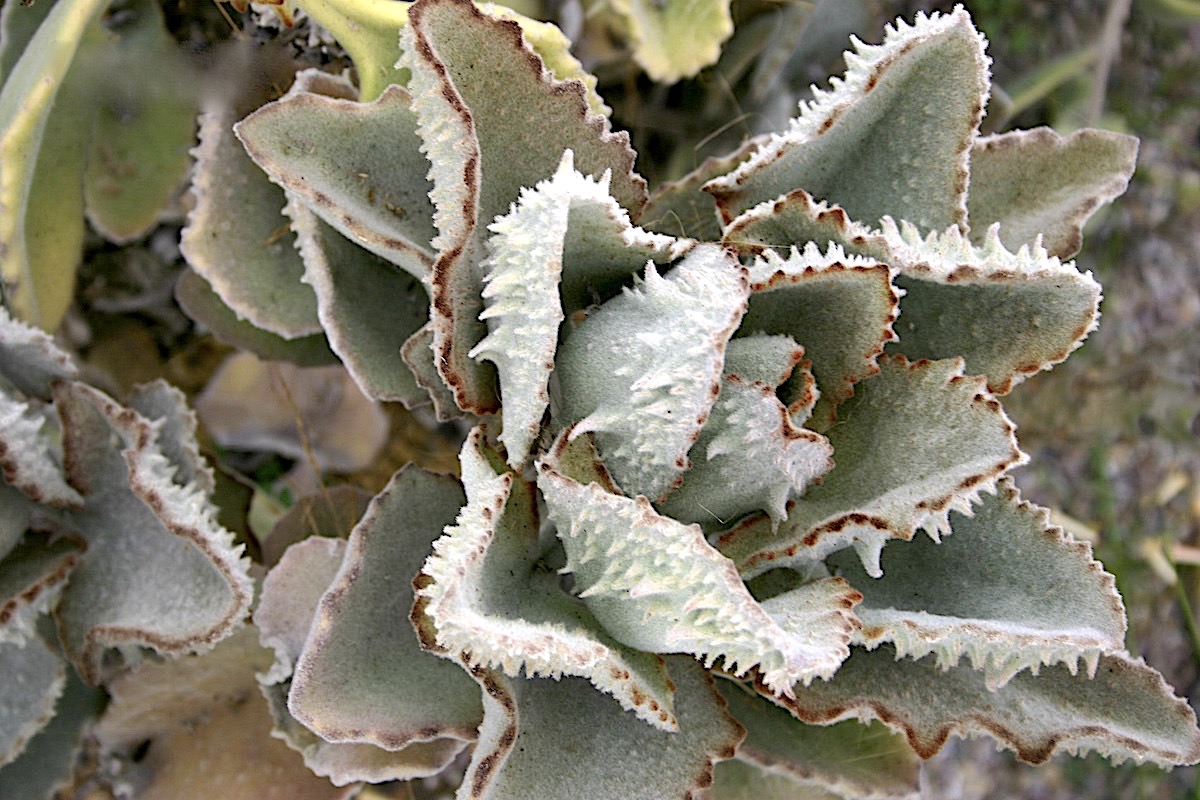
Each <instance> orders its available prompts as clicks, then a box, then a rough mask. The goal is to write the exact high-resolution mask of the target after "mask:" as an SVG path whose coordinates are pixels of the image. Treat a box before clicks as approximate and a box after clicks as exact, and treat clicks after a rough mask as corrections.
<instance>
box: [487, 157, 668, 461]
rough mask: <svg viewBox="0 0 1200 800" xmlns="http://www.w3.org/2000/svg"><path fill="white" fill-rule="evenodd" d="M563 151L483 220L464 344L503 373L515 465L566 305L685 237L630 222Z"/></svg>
mask: <svg viewBox="0 0 1200 800" xmlns="http://www.w3.org/2000/svg"><path fill="white" fill-rule="evenodd" d="M608 183H609V178H608V177H607V173H606V177H605V178H603V179H601V180H599V181H597V180H595V179H594V178H590V177H588V176H585V175H582V174H580V173H578V172H576V171H575V168H574V154H573V153H572V152H571V151H570V150H568V151H566V152H565V153H563V158H562V161H561V162H560V163H559V166H558V170H557V171H556V172H555V173H554V176H553V177H552V178H550V179H549V180H545V181H542V182H541V183H539V184H538V185H537V187H535V188H534V189H522V190H521V199H520V201H519V202H518V203H516V204H514V206H513V209H512V211H510V212H509V213H508V214H507V215H505V216H503V217H500V218H498V219H497V220H496V221H495V222H494V223H492V224H491V225H490V226H489V229H490V230H491V231H492V232H493V233H494V234H495V235H494V236H493V237H492V238H491V239H490V240H489V242H488V250H489V252H490V255H489V256H488V259H487V261H486V262H485V263H484V271H485V272H484V284H485V286H484V289H483V298H484V302H485V305H486V308H485V310H484V311H483V313H482V314H481V315H480V319H482V320H484V321H486V322H487V326H488V335H487V336H485V337H484V338H483V340H482V341H481V342H480V343H479V344H477V345H475V347H474V348H473V349H472V350H471V352H470V356H471V357H472V358H476V359H481V360H486V361H491V362H492V363H493V364H495V365H496V370H497V371H498V372H499V374H500V394H501V397H502V398H503V401H504V430H503V432H502V433H501V434H500V440H501V441H502V442H503V443H504V445H505V448H506V449H507V450H508V461H509V463H510V464H511V465H512V466H513V467H514V468H519V467H520V465H522V464H524V463H525V461H526V460H527V459H528V456H529V449H530V446H531V445H532V443H533V440H534V438H535V437H536V436H537V432H538V430H539V428H540V427H541V423H542V417H543V415H544V414H545V412H546V408H547V406H548V405H549V404H550V392H549V388H548V386H549V382H550V373H551V371H552V370H553V369H554V352H555V349H556V348H557V345H558V333H559V326H560V324H561V323H562V321H563V318H564V316H565V315H569V314H571V313H573V312H575V311H578V310H580V309H583V308H586V307H587V306H588V305H590V304H592V303H595V302H599V301H600V299H602V298H603V299H607V298H609V297H612V296H613V295H614V294H616V293H617V292H619V291H620V289H621V288H622V287H623V286H624V285H626V284H628V283H629V282H631V280H632V275H633V274H634V273H636V272H639V271H640V270H641V269H643V268H644V267H645V265H646V262H647V261H649V260H657V261H660V262H669V261H671V260H673V258H674V257H676V256H677V255H678V254H679V252H680V251H681V250H683V249H684V248H686V247H688V246H690V244H689V243H682V242H678V243H677V242H676V241H675V240H673V239H671V238H670V237H667V236H658V235H654V234H647V233H645V232H644V231H642V230H641V229H639V228H634V227H633V226H632V224H631V223H630V222H629V214H628V212H626V211H625V209H623V208H621V206H620V205H619V204H618V203H617V201H616V200H614V199H613V198H612V197H611V196H610V195H609V193H608Z"/></svg>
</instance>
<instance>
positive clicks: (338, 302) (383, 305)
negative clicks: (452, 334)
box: [287, 202, 429, 408]
mask: <svg viewBox="0 0 1200 800" xmlns="http://www.w3.org/2000/svg"><path fill="white" fill-rule="evenodd" d="M287 213H288V214H289V215H290V216H291V217H292V228H293V230H294V231H295V232H296V238H297V244H298V246H299V248H300V252H301V254H302V256H303V258H304V282H305V283H307V284H309V285H310V286H312V287H313V290H314V291H315V292H316V294H317V315H318V317H319V318H320V320H321V324H322V325H323V326H324V328H325V334H326V336H328V337H329V343H330V346H331V347H332V348H333V350H334V351H335V352H336V353H337V354H338V355H339V356H340V357H341V360H342V363H343V364H344V365H345V366H346V370H347V371H348V372H349V373H350V376H351V377H352V378H354V382H355V383H356V384H358V388H359V389H360V390H361V391H362V393H363V394H364V395H366V396H367V397H370V398H373V399H376V400H398V401H400V402H402V403H403V404H404V405H405V407H406V408H413V407H415V406H418V405H425V404H426V403H428V402H429V395H428V394H427V393H426V391H425V390H424V389H423V388H422V387H421V386H420V385H419V384H418V382H417V379H416V376H414V375H413V373H412V370H411V369H410V368H409V367H408V365H407V364H406V363H405V362H404V360H403V358H401V355H400V345H399V344H398V343H403V342H404V341H406V340H407V339H409V338H410V337H411V336H412V335H413V334H415V333H416V332H417V330H418V329H419V328H421V326H423V325H424V324H425V323H426V321H427V320H428V318H429V296H428V294H426V290H425V287H424V285H423V284H422V282H421V280H420V279H419V278H416V277H413V276H412V275H409V274H407V273H404V272H401V271H400V270H398V269H396V268H395V267H394V266H393V265H392V264H391V263H390V262H388V261H386V260H384V259H382V258H380V257H379V256H377V255H375V254H374V253H371V252H369V251H368V250H366V249H365V248H363V247H360V246H358V245H357V244H355V243H354V242H353V241H351V240H350V239H348V238H346V237H345V236H342V235H341V234H340V233H338V232H337V231H336V230H334V229H333V228H332V227H331V226H329V225H328V224H326V223H325V222H323V221H322V220H321V219H320V218H319V217H318V216H317V215H316V214H314V213H313V212H312V211H311V210H309V209H308V208H307V207H305V206H303V205H301V204H300V203H299V202H289V204H288V207H287Z"/></svg>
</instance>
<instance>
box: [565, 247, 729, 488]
mask: <svg viewBox="0 0 1200 800" xmlns="http://www.w3.org/2000/svg"><path fill="white" fill-rule="evenodd" d="M749 288H750V287H749V283H748V281H747V279H746V270H745V269H744V268H743V267H741V266H740V265H739V264H738V263H737V262H736V261H735V260H734V259H733V256H732V255H731V254H730V253H729V252H728V251H727V250H725V249H723V248H721V247H718V246H716V245H698V246H696V247H695V248H694V249H693V250H692V251H691V252H689V253H688V255H687V256H685V257H684V259H683V260H682V261H681V262H680V263H679V265H678V266H676V267H675V268H674V269H673V270H671V272H669V273H667V275H666V276H665V277H663V276H659V274H658V271H657V270H656V269H655V268H654V265H653V264H649V265H647V267H646V276H645V279H644V280H643V281H639V282H638V283H637V284H636V285H635V286H634V287H633V288H632V289H627V290H625V291H624V292H623V293H622V294H621V295H619V296H617V297H614V298H613V299H611V300H609V301H608V302H607V303H605V304H604V305H602V306H600V308H598V309H597V310H595V311H593V312H592V313H591V314H590V315H589V316H588V317H587V319H585V320H584V321H583V322H582V323H580V324H579V325H578V326H577V327H576V328H575V329H574V330H573V331H571V332H570V333H569V334H567V336H566V340H565V341H564V342H563V344H562V346H561V347H559V350H558V356H557V358H556V361H555V367H556V370H557V376H558V381H559V386H560V388H561V402H560V403H559V415H560V418H561V420H562V421H563V422H577V423H578V424H577V425H576V426H575V429H574V434H573V435H575V436H579V435H581V434H583V433H585V432H595V433H596V441H597V445H598V446H599V448H600V453H601V455H602V456H603V457H604V460H605V463H606V464H607V466H608V469H609V471H610V472H612V474H613V477H614V478H615V479H616V481H617V483H618V485H620V486H621V487H622V489H623V490H624V491H625V492H627V493H628V494H630V495H639V494H640V495H645V496H646V497H649V498H651V499H654V500H658V499H660V498H662V497H663V496H664V495H665V494H666V493H667V492H668V491H669V490H671V489H672V488H674V487H675V486H677V485H678V484H679V482H680V480H681V479H682V476H683V473H684V471H685V470H686V469H687V466H688V461H687V453H688V450H689V449H691V446H692V445H693V444H694V443H695V441H696V437H698V436H699V435H700V430H701V428H702V427H703V425H704V421H705V420H706V419H708V415H709V412H710V411H711V409H712V406H713V403H714V402H715V401H716V399H717V393H718V392H719V390H720V381H721V365H722V363H723V360H724V356H725V346H726V344H727V343H728V341H729V337H730V336H731V335H732V333H733V331H734V329H735V328H736V327H737V323H738V320H739V319H740V318H741V316H742V313H743V311H744V310H745V308H746V297H747V296H748V295H749Z"/></svg>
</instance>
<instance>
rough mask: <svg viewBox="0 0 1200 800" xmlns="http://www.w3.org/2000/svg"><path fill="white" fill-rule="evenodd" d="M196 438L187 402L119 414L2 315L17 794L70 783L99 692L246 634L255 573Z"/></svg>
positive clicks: (11, 772)
mask: <svg viewBox="0 0 1200 800" xmlns="http://www.w3.org/2000/svg"><path fill="white" fill-rule="evenodd" d="M194 434H195V418H194V417H193V415H192V413H191V412H190V411H189V410H188V409H187V407H186V405H185V403H184V400H183V396H182V394H181V393H180V392H179V391H177V390H175V389H173V388H171V387H169V386H167V385H166V384H165V383H161V382H159V383H154V384H149V385H146V386H142V387H140V388H138V389H137V390H136V391H135V392H134V393H133V394H132V396H131V397H130V398H129V404H128V405H121V404H119V403H117V402H116V401H115V400H113V399H112V398H110V397H108V396H107V395H105V394H103V393H102V392H100V391H98V390H96V389H94V388H92V387H91V386H88V385H87V384H85V383H83V382H82V381H80V380H79V375H78V370H77V369H76V367H75V365H74V363H73V361H72V360H71V359H70V358H69V357H68V355H67V354H66V353H64V352H63V351H62V350H60V349H59V348H58V347H57V346H56V345H55V344H54V342H53V340H51V339H50V337H49V336H47V335H46V334H45V333H43V332H42V331H40V330H38V329H36V328H33V327H30V326H27V325H25V324H24V323H22V322H19V321H17V320H15V319H13V318H12V317H11V316H10V315H9V313H8V311H7V310H6V309H4V308H0V468H2V469H3V481H2V482H0V662H2V663H3V667H4V673H5V680H4V688H3V690H2V691H0V765H4V766H3V769H0V793H3V794H4V795H5V796H10V795H11V796H14V797H15V796H21V797H42V796H47V795H48V794H49V793H50V792H51V790H52V789H53V788H54V785H55V784H56V783H57V782H60V781H62V780H64V779H65V778H66V777H67V776H69V774H70V770H71V768H72V766H73V755H74V751H75V745H76V744H77V742H78V740H79V736H80V731H81V728H82V727H83V726H84V725H85V724H86V723H87V722H88V721H89V720H90V719H92V718H94V716H95V714H96V712H97V711H98V707H99V705H100V701H101V697H102V696H101V695H99V694H98V693H97V692H96V690H95V689H91V688H90V687H91V686H98V685H101V684H104V683H106V682H107V681H108V680H109V678H110V677H112V676H113V675H116V674H117V673H118V672H120V670H121V668H122V666H123V665H124V664H132V663H137V662H139V661H140V660H142V658H143V655H144V653H146V652H148V651H153V652H154V653H157V654H159V655H162V656H179V655H182V654H186V653H192V652H198V651H202V650H207V649H208V648H210V647H212V646H213V645H214V644H215V643H216V642H217V641H218V640H220V639H222V638H223V637H225V636H226V635H228V634H229V633H231V632H232V631H233V630H234V629H235V628H237V627H238V626H239V625H241V624H242V621H243V619H244V618H245V616H246V613H247V611H248V610H249V607H250V601H251V598H252V594H253V592H252V587H251V583H250V578H249V576H248V572H247V570H248V567H249V562H248V561H247V560H246V559H243V558H242V556H241V550H242V548H241V546H240V545H236V544H235V543H234V541H233V534H231V533H230V532H229V531H227V530H225V529H224V528H222V527H221V526H220V525H219V524H217V522H216V518H215V514H216V509H215V507H214V506H213V505H212V504H211V503H210V502H209V500H208V495H209V494H210V493H211V491H212V488H213V477H212V474H211V472H210V471H209V469H208V467H207V466H206V465H205V463H204V461H203V460H202V458H201V456H200V454H199V451H198V449H197V446H196V442H195V438H194ZM56 707H57V708H59V710H60V711H61V714H60V715H59V716H58V717H57V718H55V710H56ZM52 720H53V721H52Z"/></svg>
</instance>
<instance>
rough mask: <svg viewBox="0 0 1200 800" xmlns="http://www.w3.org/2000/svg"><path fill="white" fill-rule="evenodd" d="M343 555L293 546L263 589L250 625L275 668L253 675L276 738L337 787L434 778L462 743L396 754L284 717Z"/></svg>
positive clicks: (332, 542)
mask: <svg viewBox="0 0 1200 800" xmlns="http://www.w3.org/2000/svg"><path fill="white" fill-rule="evenodd" d="M347 549H348V546H347V543H346V542H345V541H343V540H341V539H326V538H320V537H317V538H311V539H306V540H304V541H302V542H298V543H297V544H294V545H292V546H291V547H289V548H288V549H287V551H286V552H285V553H284V554H283V557H282V558H281V559H280V560H279V563H278V564H277V565H276V566H275V568H274V569H272V570H271V572H270V573H269V574H268V575H267V578H266V580H265V581H264V582H263V592H262V599H261V600H260V602H259V605H258V608H257V609H255V612H254V623H255V625H256V626H257V627H258V633H259V638H260V640H261V642H262V644H263V646H264V647H269V648H271V649H273V650H274V651H275V660H274V663H273V664H272V665H271V666H270V667H269V668H268V669H267V670H266V671H264V672H260V673H259V676H258V678H259V683H260V685H261V688H262V693H263V695H264V696H265V697H266V698H267V704H268V706H269V708H270V711H271V717H272V718H273V720H274V735H275V736H277V737H279V738H281V739H283V740H284V741H285V742H287V744H288V746H289V747H290V748H292V749H293V750H295V751H297V752H299V753H300V754H301V755H302V756H303V758H304V763H305V765H306V766H307V767H308V768H309V769H310V770H312V771H313V772H314V773H316V774H317V775H321V776H325V777H328V778H330V779H331V780H332V781H333V782H334V783H335V784H337V785H339V786H344V785H346V784H350V783H354V782H356V781H360V780H366V781H370V782H377V781H385V780H407V779H409V778H415V777H423V776H428V775H433V774H436V773H437V772H440V771H441V770H442V769H443V768H444V767H445V766H446V765H447V764H449V762H450V761H451V760H452V759H453V758H454V757H455V756H456V755H457V754H458V753H459V752H460V751H461V750H462V748H463V747H464V746H465V743H464V742H462V741H460V740H458V739H452V738H440V739H435V740H433V741H432V742H416V743H410V744H409V745H408V746H407V747H401V748H400V749H399V750H397V751H394V752H393V751H389V750H385V749H383V748H382V747H377V746H375V745H374V744H371V743H368V742H353V741H350V742H327V741H326V740H325V739H322V738H321V737H320V736H318V735H317V734H316V733H314V732H313V731H311V730H309V729H308V728H306V727H305V726H304V725H302V724H301V723H300V722H299V721H298V720H297V719H296V718H295V717H294V716H292V713H291V711H289V710H288V695H289V693H290V690H291V686H292V669H293V665H295V664H296V663H297V662H298V660H299V659H300V658H301V655H302V653H303V651H304V647H305V643H306V641H307V639H308V637H309V635H310V633H311V632H312V631H313V622H314V618H315V616H316V614H317V611H318V608H319V607H320V604H321V600H322V598H323V596H324V595H325V592H326V590H327V589H328V588H329V587H330V586H331V585H332V584H333V582H334V580H335V578H337V576H338V573H339V572H340V571H341V566H342V561H343V557H344V554H345V553H346V551H347ZM405 620H406V617H405V615H404V614H400V616H399V617H398V619H397V621H398V622H399V623H400V624H405Z"/></svg>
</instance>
